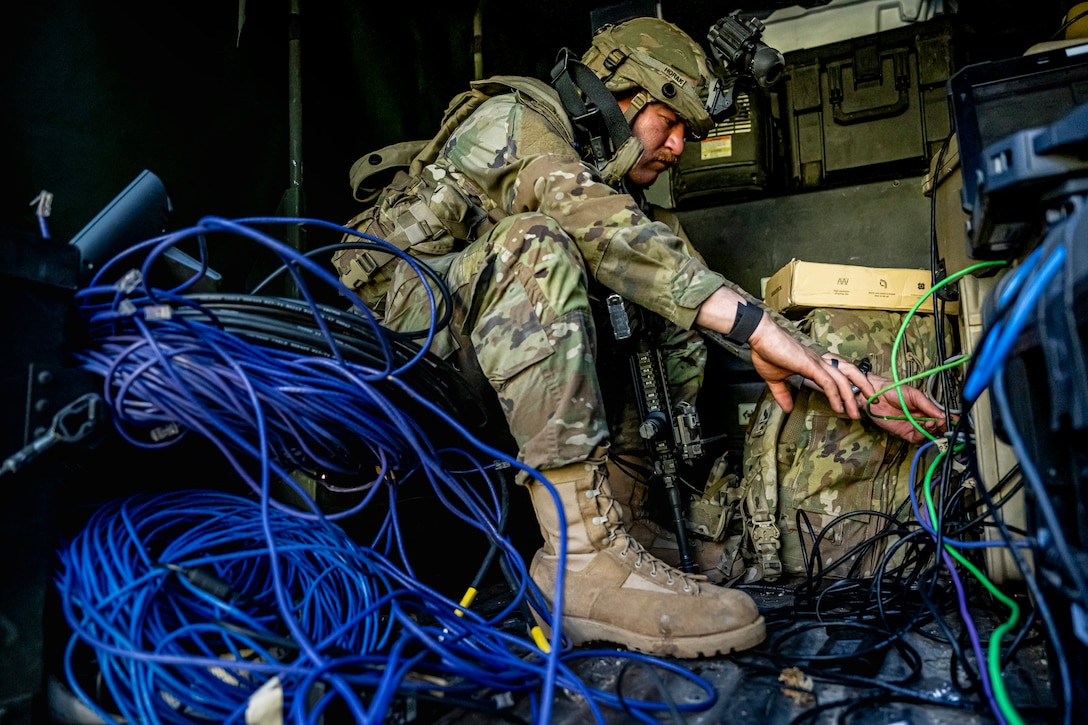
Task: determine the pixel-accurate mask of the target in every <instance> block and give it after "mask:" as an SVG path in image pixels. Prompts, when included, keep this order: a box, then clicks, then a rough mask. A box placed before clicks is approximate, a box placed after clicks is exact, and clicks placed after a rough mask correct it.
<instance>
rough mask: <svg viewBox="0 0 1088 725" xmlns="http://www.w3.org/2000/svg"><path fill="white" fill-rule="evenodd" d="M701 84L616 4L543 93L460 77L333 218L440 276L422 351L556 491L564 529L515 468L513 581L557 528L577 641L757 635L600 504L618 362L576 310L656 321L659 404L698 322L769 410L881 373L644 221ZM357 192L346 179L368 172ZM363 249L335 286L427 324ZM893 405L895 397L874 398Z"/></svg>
mask: <svg viewBox="0 0 1088 725" xmlns="http://www.w3.org/2000/svg"><path fill="white" fill-rule="evenodd" d="M586 69H588V71H590V72H589V73H586V72H585V70H586ZM710 80H711V73H710V71H709V69H708V65H707V60H706V56H705V54H704V52H703V50H702V48H700V46H699V45H698V44H697V43H696V42H694V41H693V40H692V39H691V38H690V37H689V36H688V35H686V34H685V33H684V32H683V31H681V30H680V29H679V28H678V27H676V26H675V25H673V24H671V23H668V22H665V21H663V20H659V19H656V18H635V19H632V20H628V21H625V22H623V23H619V24H615V25H608V26H605V27H604V28H602V29H601V30H600V31H598V32H597V33H596V34H595V35H594V37H593V40H592V45H591V47H590V48H589V50H588V51H587V52H586V53H585V54H584V55H583V56H582V58H581V61H578V60H576V59H574V58H573V57H567V58H565V59H564V62H563V63H561V64H560V65H559V66H557V72H556V78H555V79H553V83H554V86H555V87H553V86H552V85H549V84H546V83H543V82H541V81H538V80H535V79H532V78H521V77H510V76H497V77H494V78H491V79H487V80H485V81H481V82H476V83H474V84H473V85H474V88H473V91H471V92H468V93H466V94H462V95H461V96H459V97H458V98H456V99H454V101H453V102H452V103H451V105H450V108H449V110H448V111H447V115H446V119H445V121H444V124H443V128H442V130H441V131H440V132H439V135H438V136H436V138H435V139H434V140H433V141H432V142H431V143H430V144H429V145H427V146H426V147H423V148H422V150H420V145H415V146H412V147H411V150H412V152H416V151H418V153H416V154H415V155H414V157H413V166H412V169H411V171H412V173H410V174H400V175H398V178H397V179H396V180H395V181H394V183H392V184H390V185H388V186H386V187H385V188H383V189H381V190H380V198H379V200H378V202H377V203H376V204H375V205H374V206H373V207H371V208H370V209H368V210H367V211H366V212H364V213H363V214H361V215H360V216H359V217H357V218H356V219H354V220H353V221H352V222H351V223H349V225H350V226H352V227H353V228H356V229H359V230H360V231H364V232H367V233H369V234H372V235H374V236H378V237H381V238H383V239H386V240H389V241H391V242H393V243H395V244H398V245H399V246H401V247H402V248H407V249H409V250H410V251H411V252H412V253H413V254H416V255H417V256H419V257H420V258H421V259H424V261H427V262H428V263H429V264H430V265H431V266H432V267H433V268H434V269H436V270H438V271H439V272H440V274H441V275H442V276H443V278H444V280H445V282H446V284H447V286H448V288H449V290H450V292H451V293H452V303H453V310H452V313H453V314H452V320H451V322H450V323H449V325H448V326H447V327H445V328H443V330H442V334H441V335H440V336H439V337H438V338H437V339H436V340H435V341H434V343H433V345H432V350H433V351H434V352H436V353H438V354H440V355H443V356H445V357H449V358H451V359H452V360H453V361H454V362H455V363H456V364H457V366H458V368H459V369H460V370H461V372H462V373H463V374H464V375H465V377H466V378H467V379H468V380H469V381H470V382H471V383H473V384H474V386H475V387H476V389H477V390H479V391H480V394H481V395H486V396H489V397H490V398H491V399H492V400H495V401H497V402H498V404H499V405H500V406H501V409H502V412H503V414H504V416H505V421H506V423H507V425H508V427H509V432H510V434H511V435H512V437H513V440H514V441H515V443H516V445H517V449H518V456H519V459H520V460H521V461H523V462H524V463H526V464H528V465H530V466H532V467H534V468H536V469H537V470H539V471H540V472H541V473H542V474H543V475H544V476H545V477H546V479H547V480H548V481H549V482H550V483H551V484H553V486H554V489H555V491H556V492H557V495H558V499H559V502H560V504H561V506H562V508H563V512H564V514H565V522H566V523H565V528H564V527H561V526H560V518H559V516H558V513H557V507H556V503H555V499H553V496H552V495H551V493H550V491H549V490H548V488H547V487H546V486H544V485H542V484H541V483H539V482H537V481H536V480H535V479H534V478H533V477H532V476H530V475H528V474H526V473H525V472H519V474H518V483H519V484H522V485H524V486H526V487H527V488H528V490H529V493H530V495H531V499H532V504H533V509H534V511H535V514H536V517H537V521H538V523H539V525H540V531H541V534H542V535H543V538H544V544H543V546H542V548H541V549H540V550H539V551H538V552H537V553H536V555H535V557H534V558H533V561H532V564H531V566H530V574H531V576H532V577H533V579H534V581H535V582H536V583H537V584H538V585H539V586H540V589H541V590H542V592H544V594H545V595H546V596H549V597H550V596H551V595H552V594H553V593H554V587H555V583H556V578H557V576H558V575H559V573H560V572H559V567H560V565H561V564H560V561H559V557H558V556H557V552H558V551H559V542H560V540H561V539H562V537H566V539H567V558H566V561H565V569H564V570H563V571H562V575H563V577H564V579H565V589H564V604H563V612H562V624H563V631H564V633H565V634H566V635H567V636H568V637H569V638H570V640H571V641H572V642H573V644H575V645H579V644H582V643H585V642H589V641H593V640H604V641H610V642H615V643H618V644H621V645H624V646H626V647H628V648H630V649H633V650H637V651H640V652H645V653H648V654H652V655H658V656H675V657H699V656H710V655H715V654H727V653H729V652H731V651H736V650H743V649H746V648H750V647H753V646H755V645H757V644H759V643H760V642H761V641H762V640H763V639H764V637H765V628H764V621H763V617H762V616H761V615H760V613H759V610H758V608H757V606H756V604H755V602H754V601H753V600H752V599H751V597H749V596H748V595H747V594H746V593H744V592H742V591H740V590H737V589H730V588H726V587H721V586H717V585H714V584H711V583H709V582H708V581H707V580H706V579H705V578H704V577H702V576H698V575H692V574H687V573H684V572H683V571H681V570H679V569H677V568H675V567H674V566H671V565H669V564H667V563H665V562H664V561H662V560H660V559H658V558H657V557H655V556H653V555H652V554H651V553H650V552H649V551H647V550H646V548H645V547H644V546H643V544H641V543H640V542H639V541H638V540H636V539H635V537H633V536H632V535H631V527H630V524H632V523H633V522H632V520H631V519H630V516H631V510H630V508H629V507H630V503H631V501H630V498H631V493H632V492H631V487H630V486H629V485H627V484H626V483H625V485H624V487H623V488H624V489H625V490H624V492H623V496H622V497H623V498H624V499H625V500H623V501H617V499H616V495H615V494H616V493H617V492H615V491H613V487H612V485H610V476H609V468H608V461H609V456H610V453H613V454H614V453H616V452H617V450H615V449H618V448H621V447H625V446H621V445H620V443H619V441H620V440H621V439H622V438H623V435H622V433H620V434H619V436H620V437H619V438H617V437H616V436H614V435H613V432H612V431H611V430H610V425H609V423H610V418H611V420H612V422H615V420H616V419H617V418H618V417H619V416H617V415H616V414H615V410H610V409H609V407H608V405H606V403H608V404H612V405H613V407H614V408H616V409H618V408H619V407H621V406H622V405H623V401H616V400H612V401H607V400H606V399H605V395H604V387H605V384H606V383H607V382H609V381H610V380H611V379H612V378H615V377H616V375H617V372H616V371H614V370H606V371H602V370H601V369H600V367H599V366H600V364H601V362H602V359H603V358H602V357H601V353H600V348H601V347H603V346H605V345H606V344H607V342H608V340H607V339H606V338H608V337H609V335H607V334H606V331H605V330H602V329H600V325H598V324H597V322H595V320H594V309H595V305H596V301H599V300H602V299H604V298H605V297H606V296H607V295H609V294H612V293H615V294H619V295H620V296H621V297H622V298H623V299H624V300H626V301H627V302H628V303H630V304H632V305H638V306H639V307H641V308H643V309H645V310H646V311H648V314H652V315H656V316H658V317H659V318H662V319H663V320H664V321H665V323H666V326H665V329H664V332H663V333H662V334H661V340H662V343H663V344H664V345H665V349H666V350H667V354H666V357H667V358H668V360H669V361H670V362H669V364H668V365H667V368H668V375H669V381H670V384H671V386H672V392H673V395H674V400H688V401H691V402H694V397H695V395H696V394H697V392H698V389H699V386H700V384H701V382H702V375H703V366H704V364H705V362H706V349H705V342H704V339H703V335H702V334H700V330H709V331H714V332H715V333H718V334H720V335H725V336H726V337H727V338H728V339H729V340H731V341H732V342H733V343H735V344H737V345H746V346H747V348H748V349H749V350H750V352H751V361H752V364H753V366H754V367H755V369H756V370H757V371H758V373H759V375H760V376H761V377H762V378H763V379H764V380H765V381H766V382H767V385H768V386H769V387H770V389H771V391H772V392H773V394H774V396H775V399H776V400H777V401H778V402H779V404H780V405H781V406H782V407H783V408H784V409H786V410H788V409H789V408H790V407H791V405H792V395H791V388H790V385H789V382H788V381H789V379H790V378H791V377H794V376H798V375H799V376H801V377H802V378H804V379H806V380H807V381H808V383H809V384H810V385H811V386H815V387H818V388H819V389H821V390H822V391H823V392H824V393H825V394H826V396H827V398H828V400H829V401H830V404H831V405H832V407H834V408H835V410H837V411H839V412H843V411H845V412H847V413H848V414H849V415H850V416H851V417H852V418H855V419H857V418H860V416H861V415H862V412H861V409H860V407H859V400H861V401H863V400H864V397H860V396H868V395H870V394H872V393H873V392H875V390H877V389H879V387H883V385H884V384H885V383H886V381H884V380H881V379H878V378H876V377H875V376H874V375H871V374H870V375H869V376H868V377H866V375H865V374H864V373H862V372H861V371H860V370H858V369H857V367H856V366H854V365H853V364H851V363H850V362H848V361H845V360H835V359H834V358H833V356H831V355H830V354H826V353H824V354H823V356H821V354H822V353H823V351H822V350H820V349H819V348H817V347H816V346H815V345H814V344H812V343H811V341H809V340H808V339H807V338H806V337H805V336H803V335H802V334H801V333H799V332H798V331H796V329H793V328H792V327H791V326H790V325H789V323H788V322H786V321H784V320H782V319H781V318H780V317H776V316H773V315H771V314H768V312H769V311H767V310H765V309H764V308H763V306H762V305H761V303H760V302H759V301H758V300H756V299H754V298H752V297H751V296H750V295H748V294H747V293H745V292H744V291H743V290H742V289H740V288H739V287H737V286H736V285H733V284H732V283H729V282H727V281H726V280H725V279H724V278H723V277H722V275H721V274H719V273H718V272H717V271H714V270H711V269H709V268H708V267H707V265H706V264H705V262H704V261H703V260H702V258H701V257H700V255H699V254H698V253H697V251H696V250H695V249H694V248H693V247H692V245H691V244H690V242H689V241H688V239H687V238H686V237H685V236H684V235H683V233H682V232H681V231H680V230H679V228H678V225H675V224H673V225H670V224H668V223H665V221H660V220H658V218H657V216H656V215H655V212H654V211H653V210H651V209H649V208H648V206H647V205H646V204H645V200H644V198H643V190H644V189H646V188H647V187H648V186H649V185H650V184H652V183H653V181H654V180H655V179H656V178H657V177H658V175H659V174H661V173H662V172H663V171H665V170H666V169H668V168H669V167H670V166H672V165H673V164H674V163H675V162H676V160H677V158H678V157H679V156H680V153H681V151H682V150H683V147H684V141H685V136H690V137H699V136H702V135H704V134H705V133H706V132H707V131H708V130H709V129H710V128H711V127H712V125H713V123H712V121H711V118H710V116H709V115H708V112H707V110H706V108H705V105H704V100H703V99H704V98H705V96H706V93H707V89H708V85H709V83H710ZM572 89H575V91H576V93H574V94H572ZM600 91H604V93H605V98H606V100H602V97H601V95H600ZM564 101H566V105H564ZM580 104H585V106H584V107H585V108H587V109H589V110H590V111H591V113H590V116H592V115H593V113H592V112H593V111H596V112H598V117H599V118H600V119H601V120H602V123H601V124H600V127H599V128H597V129H594V128H592V127H591V128H589V131H590V133H589V134H586V133H584V129H583V127H582V124H583V122H584V119H582V120H581V121H579V120H578V119H579V114H578V111H579V110H581V109H580ZM572 106H573V107H572ZM617 119H618V122H617ZM576 121H577V122H576ZM594 130H597V131H600V133H597V134H596V135H595V134H594V133H593V131H594ZM602 138H603V139H604V143H603V144H602V143H601V139H602ZM602 148H603V149H605V150H604V151H603V152H602V150H601V149H602ZM364 158H365V157H364ZM353 171H354V170H353ZM355 186H356V187H357V193H358V189H359V187H360V186H365V184H360V183H356V184H355ZM382 261H383V260H382V259H380V258H375V255H372V254H370V253H364V252H357V251H355V250H352V251H347V252H338V253H337V255H336V257H335V258H334V263H335V265H336V267H337V269H338V271H339V273H340V276H341V279H342V280H343V281H344V282H345V283H346V284H348V285H349V286H351V287H353V288H355V289H356V290H357V291H358V292H359V294H360V296H361V297H362V298H363V299H364V300H365V301H367V302H368V303H369V304H370V305H371V306H372V308H374V309H375V310H376V311H378V312H380V314H382V315H383V316H384V324H386V325H387V326H388V327H390V328H392V329H399V330H409V329H413V330H418V329H421V328H425V327H426V322H427V319H426V316H428V315H429V314H430V313H429V307H428V305H427V303H426V301H425V300H426V298H425V297H424V294H425V293H424V291H423V289H422V286H423V285H422V282H420V281H419V280H418V278H417V277H416V276H415V275H414V274H413V273H411V272H410V271H408V269H407V267H408V265H406V263H404V262H397V263H395V264H386V265H384V266H383V264H382ZM833 362H834V363H836V364H833ZM620 374H621V375H623V374H624V373H622V372H621V373H620ZM854 386H856V387H854ZM852 387H853V389H852ZM903 394H904V398H905V400H906V403H907V404H908V405H909V406H910V408H911V409H912V410H913V412H914V413H915V415H917V416H928V417H932V418H938V417H939V415H940V412H941V411H940V409H939V408H938V407H937V406H936V405H934V404H933V403H932V402H931V401H929V400H928V399H927V398H926V397H925V396H924V395H922V394H921V393H920V392H919V391H917V390H915V389H913V388H910V387H906V388H904V389H903ZM901 410H902V409H901V407H900V403H899V398H898V396H897V394H896V393H895V392H894V391H893V392H889V393H887V394H885V395H884V396H883V397H882V398H881V399H880V401H878V403H876V407H875V408H874V412H878V413H887V414H891V415H895V414H896V413H901ZM610 414H611V415H610ZM878 422H880V423H881V425H883V426H884V427H885V428H887V429H889V430H891V431H892V432H895V433H896V434H899V435H901V436H902V437H904V438H906V439H908V440H913V441H917V440H920V439H921V437H922V436H921V435H920V433H919V432H918V431H917V430H916V429H914V428H913V426H912V425H911V424H910V423H909V422H908V421H902V420H899V421H887V420H880V421H878ZM613 478H616V477H615V476H613Z"/></svg>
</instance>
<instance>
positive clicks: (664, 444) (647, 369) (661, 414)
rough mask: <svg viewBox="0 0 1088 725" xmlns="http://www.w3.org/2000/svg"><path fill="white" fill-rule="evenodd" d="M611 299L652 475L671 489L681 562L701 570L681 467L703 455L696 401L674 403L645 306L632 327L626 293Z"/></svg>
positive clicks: (610, 311) (614, 325)
mask: <svg viewBox="0 0 1088 725" xmlns="http://www.w3.org/2000/svg"><path fill="white" fill-rule="evenodd" d="M607 305H608V317H609V320H610V321H611V323H612V332H613V336H614V337H615V339H616V340H617V341H618V342H620V343H622V344H623V345H625V346H626V347H627V353H628V359H629V362H630V369H631V375H632V379H633V381H634V388H635V395H636V400H637V403H638V414H639V428H638V432H639V436H640V437H641V438H642V440H643V441H644V442H645V444H646V450H647V452H648V453H649V455H650V460H651V461H652V462H653V470H654V477H658V478H660V479H661V480H662V481H663V482H664V484H665V492H666V493H667V494H668V499H669V505H670V508H671V509H672V514H673V525H674V528H675V529H676V543H677V547H678V548H679V552H680V568H681V569H683V570H684V571H685V572H688V573H697V572H696V568H697V567H696V565H695V560H694V558H693V557H692V555H691V549H690V547H689V545H688V538H687V522H686V520H685V519H686V516H685V510H686V508H685V505H684V501H683V498H682V496H681V491H680V486H679V485H678V484H679V481H680V476H679V474H678V473H677V470H678V468H679V465H680V461H681V460H683V461H685V462H688V463H690V462H691V461H694V460H696V459H697V458H699V457H701V456H702V455H703V439H702V429H701V426H700V423H699V414H698V413H697V412H696V410H695V406H694V405H692V404H690V403H687V402H681V403H680V404H679V405H678V406H676V409H675V410H674V409H673V405H672V403H671V401H670V398H669V387H668V380H666V378H665V372H664V366H663V365H662V362H661V351H660V350H659V349H658V348H657V347H656V346H654V345H653V344H652V341H651V339H650V334H649V328H648V325H647V324H646V319H645V315H644V314H642V312H643V311H642V308H639V307H636V308H635V314H637V315H639V318H640V319H639V324H637V325H635V326H634V328H632V325H631V319H630V316H629V315H628V314H627V309H626V307H625V306H624V301H623V298H622V297H620V296H619V295H617V294H612V295H609V296H608V299H607ZM633 330H634V331H633ZM636 333H637V334H636Z"/></svg>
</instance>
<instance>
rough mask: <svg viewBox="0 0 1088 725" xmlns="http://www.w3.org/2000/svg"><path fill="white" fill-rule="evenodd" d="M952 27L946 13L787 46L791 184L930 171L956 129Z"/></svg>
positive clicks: (811, 185) (795, 188) (831, 182)
mask: <svg viewBox="0 0 1088 725" xmlns="http://www.w3.org/2000/svg"><path fill="white" fill-rule="evenodd" d="M952 35H953V34H952V30H951V28H950V27H949V25H948V23H947V22H946V21H944V20H943V19H942V20H937V21H929V22H925V23H918V24H915V25H911V26H907V27H902V28H896V29H894V30H888V31H884V32H880V33H874V34H871V35H867V36H862V37H859V38H851V39H850V40H845V41H841V42H837V43H832V44H829V45H824V46H819V47H817V48H808V49H803V50H798V51H794V52H791V53H787V54H786V55H785V58H786V70H785V73H784V79H785V80H784V83H785V85H786V89H785V93H784V94H782V103H783V109H782V117H783V123H784V125H785V127H786V128H787V140H786V142H787V146H788V149H789V151H788V156H789V179H788V186H789V188H790V190H791V191H803V190H808V189H814V188H819V187H824V186H832V185H838V184H855V183H858V182H862V181H876V180H879V179H885V178H897V177H899V176H903V175H919V174H925V173H926V172H927V171H928V166H929V161H930V159H931V158H932V157H933V155H934V154H935V153H936V151H937V150H938V149H939V148H940V146H941V143H942V142H943V141H944V139H945V138H946V137H947V136H948V135H949V133H951V130H952V120H951V111H950V109H949V104H948V98H947V81H948V78H949V77H950V76H951V74H952V71H953V68H954V67H955V59H954V57H953V51H954V48H953V37H952Z"/></svg>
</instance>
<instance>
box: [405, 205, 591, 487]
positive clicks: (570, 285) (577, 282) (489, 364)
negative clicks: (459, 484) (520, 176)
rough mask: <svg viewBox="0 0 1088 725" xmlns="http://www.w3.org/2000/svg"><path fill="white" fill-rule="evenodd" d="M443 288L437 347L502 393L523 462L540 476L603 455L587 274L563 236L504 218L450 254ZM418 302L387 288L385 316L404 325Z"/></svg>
mask: <svg viewBox="0 0 1088 725" xmlns="http://www.w3.org/2000/svg"><path fill="white" fill-rule="evenodd" d="M446 283H447V285H448V287H449V289H450V292H451V293H452V296H453V318H452V321H451V322H450V326H449V330H450V334H452V337H453V340H452V341H451V342H452V344H450V343H442V342H441V341H439V342H438V343H437V347H438V350H439V351H441V352H443V353H448V352H449V351H450V350H451V349H452V350H453V352H452V356H453V358H452V359H453V361H454V363H455V364H456V365H457V367H458V368H459V369H460V370H461V371H462V374H463V375H464V376H465V377H466V378H467V379H468V381H469V383H470V384H471V385H472V386H473V388H474V389H476V390H478V391H480V392H481V393H484V392H485V391H486V388H488V387H489V388H490V389H491V390H493V391H494V393H495V394H496V395H497V396H498V402H499V405H500V406H501V408H502V412H503V414H504V415H505V417H506V422H507V424H508V426H509V429H510V434H511V435H512V436H513V439H514V442H515V443H516V444H517V447H518V451H519V457H520V459H521V460H522V461H523V462H525V463H527V464H528V465H530V466H533V467H534V468H539V469H542V470H543V469H549V468H557V467H560V466H565V465H568V464H570V463H575V462H577V461H582V460H586V459H589V458H601V457H603V456H602V454H603V453H604V448H605V447H606V446H607V445H608V424H607V419H606V416H605V408H604V402H603V400H602V397H601V390H600V385H599V384H598V380H597V371H596V368H595V352H596V330H595V327H594V322H593V315H592V313H591V309H590V301H589V294H588V277H587V272H586V269H585V265H584V262H583V260H582V256H581V254H580V253H579V251H578V248H577V247H576V246H575V244H574V243H573V242H572V241H571V240H570V238H569V237H568V236H567V234H566V233H565V232H564V231H563V230H562V229H560V228H559V227H558V226H557V225H556V224H555V223H554V222H553V221H552V220H551V219H550V218H549V217H547V216H544V215H542V214H532V213H530V214H519V215H515V216H510V217H507V218H505V219H503V220H502V221H501V222H499V224H498V225H496V227H495V228H494V229H493V230H492V231H491V233H490V234H488V235H487V236H486V237H484V238H482V239H479V240H477V241H475V242H473V243H472V244H470V245H469V246H468V247H467V248H465V249H464V250H462V251H461V252H458V253H457V254H456V255H455V256H454V257H453V259H452V260H451V263H450V265H449V268H448V271H447V272H446ZM416 286H418V285H416ZM416 297H417V295H416V294H403V293H399V291H398V290H396V289H394V290H391V292H390V297H389V301H388V305H389V315H388V319H390V320H392V319H404V320H406V321H405V323H404V324H406V325H407V324H409V322H408V321H407V319H408V317H409V316H405V315H402V314H401V312H400V310H402V309H404V308H405V307H406V306H414V305H416V304H417V303H418V302H419V299H413V298H416ZM411 324H418V320H416V321H414V322H413V323H411ZM432 349H435V346H432ZM521 478H523V477H519V480H521Z"/></svg>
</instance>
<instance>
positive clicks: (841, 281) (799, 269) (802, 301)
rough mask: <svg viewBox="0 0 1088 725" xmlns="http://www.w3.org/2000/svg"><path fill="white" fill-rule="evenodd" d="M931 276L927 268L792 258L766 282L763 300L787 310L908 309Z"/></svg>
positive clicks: (920, 296) (925, 286) (928, 309)
mask: <svg viewBox="0 0 1088 725" xmlns="http://www.w3.org/2000/svg"><path fill="white" fill-rule="evenodd" d="M930 278H931V273H930V271H929V270H928V269H900V268H893V267H859V266H853V265H845V264H823V263H820V262H802V261H801V260H799V259H792V260H790V262H789V264H787V265H786V266H784V267H783V268H782V269H780V270H778V271H777V272H775V273H774V276H772V277H771V279H770V280H769V281H768V282H767V288H766V289H767V292H766V294H765V295H764V297H763V301H764V302H765V303H766V304H767V305H768V306H770V307H773V308H774V309H776V310H778V311H779V312H786V313H788V312H793V311H800V310H808V309H812V308H813V307H845V308H848V309H856V310H889V311H892V312H900V311H901V312H908V311H910V309H911V308H912V307H913V306H914V305H915V304H916V303H917V302H918V300H920V299H921V298H922V297H924V296H925V295H926V293H927V292H928V291H929V286H930ZM927 305H928V303H927ZM919 311H920V312H932V307H929V306H926V307H925V309H922V308H921V307H920V308H919Z"/></svg>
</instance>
